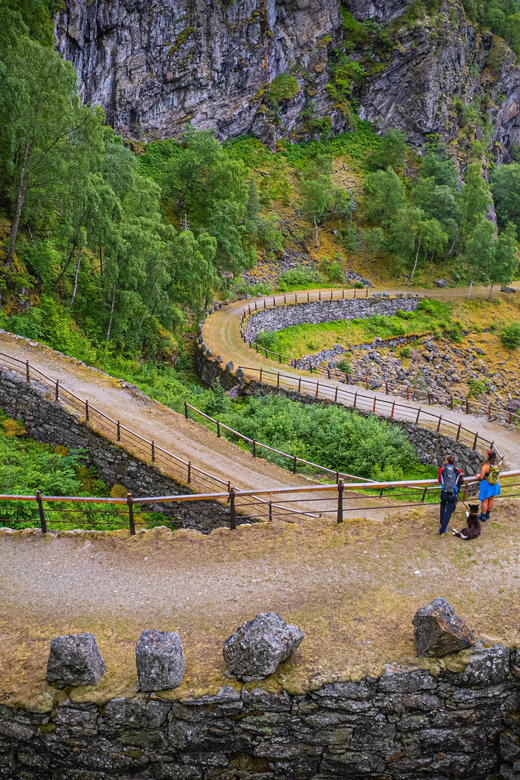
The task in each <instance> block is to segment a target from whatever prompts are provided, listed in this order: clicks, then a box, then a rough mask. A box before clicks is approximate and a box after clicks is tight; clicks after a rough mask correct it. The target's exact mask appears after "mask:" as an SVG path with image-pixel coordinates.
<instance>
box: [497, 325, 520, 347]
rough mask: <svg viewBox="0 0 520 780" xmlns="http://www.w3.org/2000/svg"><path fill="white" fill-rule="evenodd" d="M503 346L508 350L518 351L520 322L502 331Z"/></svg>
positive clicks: (519, 345)
mask: <svg viewBox="0 0 520 780" xmlns="http://www.w3.org/2000/svg"><path fill="white" fill-rule="evenodd" d="M500 338H501V340H502V344H503V345H504V347H507V349H517V348H518V347H520V322H513V323H512V324H511V325H508V326H507V327H506V328H504V330H503V331H502V334H501V336H500Z"/></svg>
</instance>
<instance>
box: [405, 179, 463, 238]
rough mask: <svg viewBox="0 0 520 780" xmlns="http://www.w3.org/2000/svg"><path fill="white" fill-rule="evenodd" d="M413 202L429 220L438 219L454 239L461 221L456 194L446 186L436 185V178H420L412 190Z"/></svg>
mask: <svg viewBox="0 0 520 780" xmlns="http://www.w3.org/2000/svg"><path fill="white" fill-rule="evenodd" d="M412 202H413V203H414V204H415V205H417V206H418V207H419V208H421V209H422V210H423V211H424V213H425V215H426V217H427V219H436V220H438V221H439V222H440V223H441V225H442V226H443V228H444V230H445V232H446V233H448V235H449V236H450V238H452V239H453V238H454V237H455V234H456V231H457V227H458V221H459V219H460V212H459V206H458V203H457V198H456V192H454V190H453V189H452V188H451V187H450V186H448V185H446V184H436V183H435V178H434V177H433V176H429V177H428V178H419V180H418V182H417V184H416V186H415V187H414V188H413V190H412Z"/></svg>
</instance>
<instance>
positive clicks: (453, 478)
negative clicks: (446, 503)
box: [441, 463, 459, 496]
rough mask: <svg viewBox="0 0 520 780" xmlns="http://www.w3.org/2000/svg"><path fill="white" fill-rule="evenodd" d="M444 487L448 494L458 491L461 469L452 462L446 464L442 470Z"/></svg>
mask: <svg viewBox="0 0 520 780" xmlns="http://www.w3.org/2000/svg"><path fill="white" fill-rule="evenodd" d="M441 479H442V489H443V490H444V492H445V493H446V494H447V495H448V496H452V495H453V494H454V493H456V492H457V482H458V479H459V470H458V469H456V468H455V466H454V465H453V464H451V463H448V465H447V466H444V468H443V470H442V472H441Z"/></svg>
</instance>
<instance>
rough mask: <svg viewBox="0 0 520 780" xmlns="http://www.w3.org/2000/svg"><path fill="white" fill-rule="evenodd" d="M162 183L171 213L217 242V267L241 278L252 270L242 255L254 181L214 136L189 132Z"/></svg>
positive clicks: (206, 132)
mask: <svg viewBox="0 0 520 780" xmlns="http://www.w3.org/2000/svg"><path fill="white" fill-rule="evenodd" d="M165 169H166V172H165V174H164V175H163V176H162V178H161V184H162V186H163V189H164V192H165V194H166V196H167V197H168V198H169V199H170V201H171V204H172V207H173V209H174V210H175V211H176V212H177V213H178V214H179V215H180V216H183V215H184V213H186V214H187V215H188V217H189V220H190V225H191V228H192V230H194V232H195V233H198V232H199V231H206V232H207V233H209V234H210V235H211V236H213V237H214V238H215V239H216V242H217V251H216V254H215V260H214V262H215V265H216V267H217V269H218V270H219V271H223V270H226V271H232V272H233V273H238V272H240V271H241V270H243V269H244V268H245V267H246V266H248V265H250V264H251V257H250V256H249V255H247V254H246V252H245V251H244V240H245V228H244V222H245V219H246V214H247V207H248V201H249V195H250V185H249V180H250V177H249V175H248V170H247V168H246V166H245V165H244V163H243V162H242V161H241V160H238V159H234V158H231V157H229V156H228V155H226V153H225V151H224V150H223V148H222V144H220V143H219V141H217V139H216V138H215V136H214V134H213V132H212V131H209V130H201V131H199V132H197V131H195V130H194V129H193V128H191V127H189V128H188V129H187V131H186V133H185V134H184V135H183V137H182V145H181V148H180V150H179V152H178V153H177V154H176V155H174V156H172V157H171V158H170V159H169V160H168V162H167V165H166V166H165Z"/></svg>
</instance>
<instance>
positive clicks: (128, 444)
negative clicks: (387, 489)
mask: <svg viewBox="0 0 520 780" xmlns="http://www.w3.org/2000/svg"><path fill="white" fill-rule="evenodd" d="M0 361H2V362H3V364H4V367H7V368H11V369H13V370H14V371H16V372H17V373H19V374H22V375H23V376H24V378H25V381H26V383H27V384H30V383H31V381H32V380H35V381H37V382H38V383H39V384H40V385H42V386H43V387H44V389H46V390H47V391H48V392H49V393H50V395H51V397H52V398H53V400H54V401H55V402H56V403H62V402H63V403H65V404H66V405H67V406H69V407H71V408H72V409H74V410H75V411H76V412H78V413H79V414H80V415H82V416H83V419H84V421H85V423H86V424H87V425H89V427H91V428H92V429H93V430H95V431H96V432H98V433H101V434H102V435H104V436H106V437H107V438H111V439H112V441H115V442H116V443H117V444H118V445H120V446H121V447H122V448H123V449H125V450H126V451H128V452H130V453H132V454H133V455H136V456H137V457H138V458H139V459H140V460H143V461H144V462H147V463H151V464H152V465H153V466H156V467H157V468H159V469H160V470H161V471H162V472H163V473H165V474H167V475H168V476H170V477H172V478H173V479H176V480H177V481H179V482H181V483H184V484H186V485H188V486H189V487H190V488H192V489H193V488H194V487H195V488H198V489H199V490H200V489H202V490H208V488H209V489H215V487H216V488H217V490H219V489H220V490H222V488H224V489H225V490H226V491H227V492H226V493H222V494H218V498H219V499H222V498H223V497H225V498H226V499H227V501H229V502H233V507H234V506H235V504H234V499H232V498H231V496H232V495H233V493H234V490H235V488H234V487H233V485H232V480H231V479H230V480H228V481H227V482H226V481H225V480H223V479H221V478H220V477H217V476H215V475H214V474H210V473H209V472H207V471H204V470H203V469H200V468H198V467H196V466H194V465H193V464H192V463H191V461H185V460H183V459H182V458H179V457H178V456H177V455H174V454H173V453H171V452H168V450H165V449H163V448H162V447H160V446H159V445H157V444H156V443H155V442H154V441H153V439H152V440H149V439H145V438H144V437H142V436H140V435H139V434H138V433H135V432H134V431H132V430H130V428H127V427H126V426H125V425H123V424H122V423H121V421H120V420H114V419H112V418H111V417H109V416H108V415H107V414H105V413H104V412H102V411H100V410H99V409H97V408H96V407H95V406H93V405H92V404H91V403H89V401H88V400H83V399H81V398H79V397H78V396H77V395H76V394H75V393H73V392H72V391H71V390H68V389H67V388H66V387H64V385H63V384H61V383H60V382H59V380H55V379H52V378H51V377H49V376H47V374H45V373H44V372H43V371H40V370H39V369H37V368H35V367H34V366H32V365H31V364H30V362H29V361H28V360H26V361H23V360H19V359H18V358H15V357H12V356H11V355H7V354H5V353H3V352H0ZM0 365H1V363H0ZM211 495H212V496H213V495H214V494H211ZM56 500H58V499H56ZM185 500H188V499H185ZM200 500H203V499H200ZM111 501H112V502H114V501H115V499H111ZM255 501H256V503H257V504H258V505H259V506H260V507H263V505H264V504H265V500H264V499H262V498H257V499H255ZM249 503H250V504H252V503H253V499H251V500H250V502H249ZM129 511H130V510H129ZM233 511H235V510H233ZM237 511H241V510H240V508H239V507H238V508H237ZM286 511H287V513H288V514H290V513H291V512H294V511H295V510H293V509H291V508H288V509H287V510H286ZM297 514H300V515H301V514H302V512H299V511H298V512H297ZM303 514H304V513H303Z"/></svg>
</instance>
